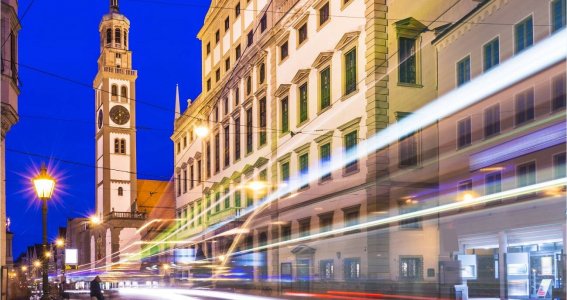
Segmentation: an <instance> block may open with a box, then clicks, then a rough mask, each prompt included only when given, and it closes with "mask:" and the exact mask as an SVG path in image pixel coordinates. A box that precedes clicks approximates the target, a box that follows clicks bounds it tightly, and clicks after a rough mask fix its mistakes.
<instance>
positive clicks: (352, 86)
mask: <svg viewBox="0 0 567 300" xmlns="http://www.w3.org/2000/svg"><path fill="white" fill-rule="evenodd" d="M345 72H346V74H345V95H348V94H350V93H352V92H354V91H355V90H356V48H353V49H352V50H350V51H349V52H347V54H345Z"/></svg>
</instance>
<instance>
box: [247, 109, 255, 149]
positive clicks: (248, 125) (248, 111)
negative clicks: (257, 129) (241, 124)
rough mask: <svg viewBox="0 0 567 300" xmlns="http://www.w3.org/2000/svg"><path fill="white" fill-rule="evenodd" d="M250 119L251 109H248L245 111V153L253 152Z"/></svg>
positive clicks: (252, 134)
mask: <svg viewBox="0 0 567 300" xmlns="http://www.w3.org/2000/svg"><path fill="white" fill-rule="evenodd" d="M252 117H253V116H252V107H250V108H249V109H247V110H246V153H251V152H252V150H253V147H252V146H253V137H254V133H253V132H252Z"/></svg>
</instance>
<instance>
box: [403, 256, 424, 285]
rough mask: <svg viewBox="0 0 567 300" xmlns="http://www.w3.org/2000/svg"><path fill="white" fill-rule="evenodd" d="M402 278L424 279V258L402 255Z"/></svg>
mask: <svg viewBox="0 0 567 300" xmlns="http://www.w3.org/2000/svg"><path fill="white" fill-rule="evenodd" d="M400 279H402V280H421V279H423V258H421V257H400Z"/></svg>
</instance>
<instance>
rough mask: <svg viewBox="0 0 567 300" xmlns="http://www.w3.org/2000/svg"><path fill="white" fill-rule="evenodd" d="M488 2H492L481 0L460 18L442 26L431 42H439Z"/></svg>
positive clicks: (490, 0)
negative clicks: (442, 28) (441, 29)
mask: <svg viewBox="0 0 567 300" xmlns="http://www.w3.org/2000/svg"><path fill="white" fill-rule="evenodd" d="M490 2H492V0H481V2H480V3H479V4H478V5H477V6H476V7H475V8H473V9H472V10H471V11H469V12H468V13H467V14H466V15H464V16H463V17H462V18H460V19H459V20H457V21H456V22H455V23H453V24H451V25H450V26H447V27H446V28H444V30H443V31H442V32H441V33H439V35H437V36H436V37H435V38H434V39H433V41H431V44H435V43H437V42H439V41H440V40H442V39H443V38H444V37H445V36H446V35H448V34H449V33H451V32H452V31H453V30H454V29H456V28H457V27H459V26H460V25H461V24H463V23H464V22H465V21H466V20H468V19H469V18H470V17H472V16H473V15H474V14H476V13H477V12H479V11H480V10H481V9H482V8H483V7H484V6H486V4H488V3H490ZM444 26H445V25H444Z"/></svg>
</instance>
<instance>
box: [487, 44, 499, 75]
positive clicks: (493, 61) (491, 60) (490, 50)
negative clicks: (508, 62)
mask: <svg viewBox="0 0 567 300" xmlns="http://www.w3.org/2000/svg"><path fill="white" fill-rule="evenodd" d="M499 63H500V40H499V39H498V38H495V39H493V40H492V41H490V42H488V44H486V45H484V71H485V72H486V71H488V70H490V69H491V68H492V67H494V66H496V65H498V64H499Z"/></svg>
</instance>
